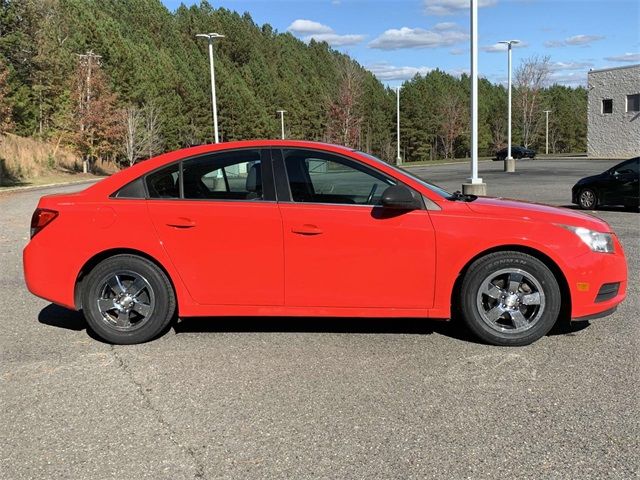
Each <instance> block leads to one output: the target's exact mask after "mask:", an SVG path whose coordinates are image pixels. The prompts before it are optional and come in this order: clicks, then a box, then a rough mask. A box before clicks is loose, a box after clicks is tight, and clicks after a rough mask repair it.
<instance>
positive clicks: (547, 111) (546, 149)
mask: <svg viewBox="0 0 640 480" xmlns="http://www.w3.org/2000/svg"><path fill="white" fill-rule="evenodd" d="M550 112H551V110H545V111H544V113H545V114H546V116H547V135H546V142H545V143H546V148H545V154H546V155H549V113H550Z"/></svg>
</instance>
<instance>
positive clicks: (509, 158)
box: [498, 40, 520, 172]
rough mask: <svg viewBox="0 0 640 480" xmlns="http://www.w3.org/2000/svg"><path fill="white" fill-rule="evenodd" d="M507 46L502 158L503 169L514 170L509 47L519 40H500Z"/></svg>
mask: <svg viewBox="0 0 640 480" xmlns="http://www.w3.org/2000/svg"><path fill="white" fill-rule="evenodd" d="M498 43H504V44H505V45H506V46H507V92H508V93H507V95H508V100H507V112H508V113H507V156H506V158H505V159H504V162H505V171H506V172H513V171H515V166H516V165H515V162H514V161H513V157H512V156H511V47H512V45H514V44H516V43H520V40H504V41H502V42H498Z"/></svg>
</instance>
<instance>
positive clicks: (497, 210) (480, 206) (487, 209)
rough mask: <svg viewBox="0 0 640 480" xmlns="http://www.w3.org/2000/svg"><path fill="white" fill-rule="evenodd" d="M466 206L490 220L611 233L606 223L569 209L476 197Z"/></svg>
mask: <svg viewBox="0 0 640 480" xmlns="http://www.w3.org/2000/svg"><path fill="white" fill-rule="evenodd" d="M467 205H468V206H469V209H470V210H472V211H473V212H475V213H478V214H481V215H485V216H487V217H492V218H518V219H520V220H526V221H538V222H545V223H559V224H563V225H572V226H574V227H584V228H588V229H590V230H596V231H598V232H611V227H610V226H609V225H608V224H607V222H605V221H603V220H600V219H599V218H597V217H594V216H593V215H588V214H586V213H582V212H577V211H575V210H571V209H569V208H562V207H552V206H551V205H544V204H541V203H529V202H522V201H520V200H509V199H505V198H492V197H478V199H477V200H474V201H473V202H469V203H467Z"/></svg>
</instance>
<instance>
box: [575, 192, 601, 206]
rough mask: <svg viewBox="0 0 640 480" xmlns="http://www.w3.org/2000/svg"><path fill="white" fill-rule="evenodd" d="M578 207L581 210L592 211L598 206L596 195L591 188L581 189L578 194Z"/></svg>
mask: <svg viewBox="0 0 640 480" xmlns="http://www.w3.org/2000/svg"><path fill="white" fill-rule="evenodd" d="M578 206H579V207H580V208H581V209H583V210H594V209H595V208H596V207H597V206H598V195H597V194H596V191H595V190H594V189H592V188H583V189H582V190H580V193H578Z"/></svg>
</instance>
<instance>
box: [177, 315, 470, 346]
mask: <svg viewBox="0 0 640 480" xmlns="http://www.w3.org/2000/svg"><path fill="white" fill-rule="evenodd" d="M173 328H174V330H175V332H176V333H178V334H179V333H202V332H204V333H207V332H216V333H217V332H270V333H271V332H283V333H357V334H380V333H382V334H405V335H429V334H432V333H439V334H441V335H445V336H447V337H451V338H456V339H459V340H464V341H474V339H473V338H472V337H471V336H470V335H469V334H468V333H467V332H466V330H465V329H464V328H463V327H462V325H460V324H459V323H458V322H455V321H453V322H446V321H439V320H428V319H423V318H343V317H339V318H336V317H207V318H183V319H181V320H180V321H179V322H178V323H176V324H175V325H174V326H173Z"/></svg>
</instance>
